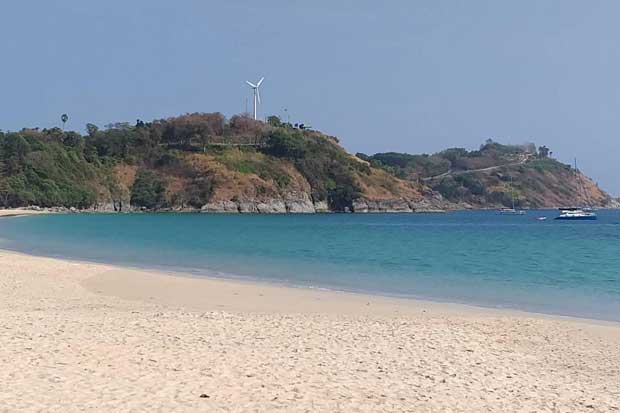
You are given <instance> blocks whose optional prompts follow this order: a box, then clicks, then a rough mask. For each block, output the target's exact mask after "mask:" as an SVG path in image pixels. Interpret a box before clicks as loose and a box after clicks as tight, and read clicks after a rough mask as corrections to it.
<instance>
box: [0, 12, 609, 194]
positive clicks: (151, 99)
mask: <svg viewBox="0 0 620 413" xmlns="http://www.w3.org/2000/svg"><path fill="white" fill-rule="evenodd" d="M558 4H559V5H561V6H558ZM3 9H4V10H3V12H4V13H3V17H4V21H3V24H2V25H0V35H1V36H2V38H3V39H5V41H4V42H3V43H2V46H0V52H1V53H2V57H3V63H4V64H3V69H2V73H3V76H1V77H0V89H1V90H2V96H3V99H4V100H5V106H4V110H3V111H1V112H0V129H3V130H19V129H21V128H22V127H53V126H60V115H61V114H62V113H67V114H68V115H69V118H70V119H69V122H68V123H67V129H74V130H79V131H83V130H84V126H85V124H86V123H95V124H97V125H99V126H103V125H105V124H108V123H113V122H122V121H127V122H132V123H133V122H135V120H136V119H137V118H139V119H142V120H152V119H159V118H165V117H169V116H174V115H178V114H181V113H186V112H214V111H219V112H222V113H224V114H226V115H227V116H230V115H232V114H235V113H240V112H243V111H244V110H245V105H246V99H247V102H248V103H247V104H248V109H251V90H250V88H249V87H248V86H247V85H246V84H245V81H246V80H250V81H256V80H258V79H259V78H260V77H261V76H265V82H264V84H263V86H262V88H261V97H262V98H263V103H262V105H261V106H260V109H259V115H260V117H261V118H263V117H264V116H265V115H271V114H275V115H279V116H282V117H284V118H286V114H287V113H288V114H290V117H291V121H292V122H303V123H306V124H309V125H311V126H312V127H314V128H315V129H319V130H322V131H324V132H326V133H329V134H332V135H335V136H338V137H339V138H340V140H341V142H342V144H343V145H344V146H345V147H346V148H347V149H348V150H349V151H350V152H353V153H355V152H365V153H375V152H387V151H395V152H408V153H433V152H437V151H440V150H442V149H445V148H447V147H465V148H468V149H472V148H477V147H478V146H479V145H480V144H481V143H482V142H484V140H486V139H487V138H493V139H494V140H497V141H499V142H502V143H514V144H519V143H524V142H529V141H531V142H535V143H536V144H537V145H543V144H545V145H547V146H549V147H550V148H551V150H552V151H553V152H554V156H555V157H557V158H558V159H559V160H561V161H563V162H566V163H571V162H572V159H573V158H574V157H577V158H578V159H579V166H580V169H581V170H583V171H584V172H585V173H586V174H588V175H589V176H591V177H592V178H594V179H595V181H597V182H598V183H599V184H600V185H601V187H602V188H603V189H605V190H607V191H609V192H610V193H611V194H613V195H620V182H619V181H618V180H617V179H615V177H616V174H617V167H616V164H617V160H616V156H617V154H618V153H620V141H619V140H618V139H617V138H616V135H618V134H619V133H620V122H619V121H618V119H617V115H616V113H615V109H616V108H617V107H618V104H619V103H620V85H619V84H618V82H614V80H616V77H617V73H619V72H620V70H619V69H620V46H618V45H617V41H616V39H617V37H618V35H619V34H620V28H618V27H617V24H616V22H615V20H616V19H615V16H618V15H619V14H618V12H620V3H616V2H612V1H593V2H588V3H583V2H578V1H564V2H561V3H558V2H536V1H523V2H518V3H504V2H501V3H500V2H493V1H434V2H415V3H413V4H412V3H411V2H406V1H394V2H390V3H388V4H386V5H383V6H382V5H378V4H377V3H375V2H369V1H356V2H354V1H342V2H338V3H337V4H332V3H331V2H326V1H318V2H312V3H311V4H307V3H302V2H290V3H286V4H279V3H278V2H274V1H265V2H261V3H254V2H249V1H238V2H235V3H234V4H229V3H225V2H218V3H205V2H200V1H197V0H196V1H189V0H187V1H180V2H177V3H175V4H173V5H172V4H170V3H168V2H164V1H161V0H151V1H144V0H141V1H135V2H132V3H131V4H125V3H124V2H120V1H118V0H112V1H108V2H105V3H97V4H90V3H85V2H80V1H78V0H64V1H59V2H55V3H54V4H49V3H47V2H38V1H24V2H20V3H19V4H10V5H5V6H4V7H3ZM285 108H286V109H287V111H285V110H284V109H285Z"/></svg>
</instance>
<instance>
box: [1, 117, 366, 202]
mask: <svg viewBox="0 0 620 413" xmlns="http://www.w3.org/2000/svg"><path fill="white" fill-rule="evenodd" d="M86 132H87V133H86V134H85V135H84V136H82V135H80V134H78V133H76V132H63V131H62V130H60V129H59V128H53V129H43V130H39V129H24V130H21V131H19V132H6V133H0V206H2V207H17V206H25V205H39V206H66V207H76V208H87V207H90V206H92V205H94V204H95V203H97V202H99V201H104V202H105V200H106V199H107V200H109V199H112V200H114V199H115V198H120V197H122V196H124V195H123V190H122V188H121V187H122V182H120V181H119V178H118V176H117V174H116V173H115V167H117V166H119V165H125V166H131V167H134V168H137V170H138V172H137V175H136V176H135V182H133V183H131V185H130V186H129V187H128V188H127V191H129V194H128V197H129V199H130V200H131V204H132V205H134V206H138V207H144V208H147V209H157V208H164V207H172V206H192V207H196V208H199V207H200V206H201V205H204V204H205V203H206V202H208V201H209V199H210V198H211V196H212V195H213V193H214V191H216V190H217V186H218V184H219V183H220V182H218V179H219V180H220V181H221V179H220V178H218V176H215V174H214V173H212V172H211V171H210V169H209V167H201V166H200V165H198V166H197V165H196V163H198V164H200V162H201V161H200V159H199V160H198V161H197V160H196V159H193V158H191V156H192V154H193V156H198V157H201V156H204V157H205V158H204V162H203V163H208V161H207V159H210V160H213V159H215V161H217V162H219V163H220V164H222V165H224V166H225V167H226V168H227V169H228V170H230V171H235V172H238V173H241V174H256V175H258V176H259V177H260V178H261V179H263V180H264V181H266V182H273V183H274V185H275V187H276V188H277V189H278V190H281V191H284V190H286V188H287V186H288V185H289V184H290V182H291V176H290V174H289V173H287V172H286V170H285V169H283V161H286V162H290V163H292V165H294V167H295V168H296V169H297V170H298V171H299V173H300V174H301V175H302V176H303V177H304V178H305V179H307V181H308V182H309V183H310V186H311V195H312V198H313V199H314V200H315V201H321V200H327V201H328V202H329V205H330V206H331V207H332V208H333V209H334V210H344V209H345V208H346V207H350V206H351V203H352V201H353V200H354V199H355V198H357V197H358V196H360V188H359V186H358V185H357V184H356V179H355V174H356V173H369V172H370V168H369V167H368V166H367V165H366V164H364V163H361V162H359V161H357V160H355V159H354V158H353V157H351V156H349V155H348V154H347V153H346V152H345V151H344V150H342V148H341V147H339V146H338V145H337V140H336V139H335V138H331V137H328V136H325V135H323V134H320V133H318V132H313V131H310V130H307V129H306V128H305V127H304V128H300V127H294V126H293V125H290V124H285V123H282V122H280V121H279V119H277V118H275V117H272V118H270V120H269V122H268V123H264V122H258V121H255V120H253V119H250V118H248V117H245V116H239V115H236V116H233V117H232V118H230V119H226V118H225V117H224V116H223V115H221V114H220V113H206V114H205V113H194V114H188V115H184V116H179V117H175V118H170V119H162V120H156V121H153V122H143V121H141V120H138V121H136V123H135V125H130V124H127V123H117V124H111V125H108V126H106V128H104V129H99V128H98V127H97V126H95V125H92V124H88V125H87V126H86ZM206 157H210V158H206ZM201 159H202V158H201ZM203 166H204V165H203ZM172 181H175V182H176V183H177V185H176V186H175V187H174V188H171V187H170V186H169V185H170V182H172ZM261 191H262V189H261V188H259V189H258V192H259V195H260V193H261Z"/></svg>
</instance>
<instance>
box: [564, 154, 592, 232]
mask: <svg viewBox="0 0 620 413" xmlns="http://www.w3.org/2000/svg"><path fill="white" fill-rule="evenodd" d="M575 181H576V182H577V185H578V187H579V189H580V190H581V191H582V192H583V195H584V197H585V198H587V197H588V195H587V193H586V191H585V188H584V187H583V183H582V182H581V178H580V175H579V171H578V170H577V158H575ZM555 219H557V220H564V221H594V220H596V219H597V216H596V212H594V208H592V207H591V206H586V207H564V208H560V215H559V216H557V217H555Z"/></svg>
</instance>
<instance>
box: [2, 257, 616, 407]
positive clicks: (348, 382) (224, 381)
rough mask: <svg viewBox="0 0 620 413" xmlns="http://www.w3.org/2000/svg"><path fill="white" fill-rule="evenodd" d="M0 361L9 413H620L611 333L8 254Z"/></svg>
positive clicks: (490, 313) (573, 324) (573, 323)
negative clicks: (243, 412) (245, 412)
mask: <svg viewBox="0 0 620 413" xmlns="http://www.w3.org/2000/svg"><path fill="white" fill-rule="evenodd" d="M0 361H1V363H2V364H1V368H0V411H8V412H18V411H19V412H22V411H53V412H56V411H57V412H61V411H62V412H68V411H205V412H217V411H273V410H281V411H326V412H333V411H344V412H356V411H398V412H404V411H416V412H420V411H475V412H479V411H562V412H563V411H600V412H609V411H618V409H619V408H620V327H619V326H618V324H613V323H596V322H589V321H585V320H574V319H561V318H553V317H544V316H537V315H532V314H527V313H517V312H507V311H496V310H484V309H476V308H469V307H465V306H457V305H441V304H433V303H427V302H418V301H409V300H392V299H386V298H377V297H367V296H362V295H353V294H339V293H329V292H320V291H311V290H303V289H289V288H281V287H274V286H265V285H256V284H249V283H247V284H246V283H241V282H230V281H221V280H203V279H194V278H186V277H172V276H168V275H163V274H156V273H148V272H144V271H137V270H128V269H122V268H118V267H113V266H108V265H99V264H88V263H76V262H69V261H63V260H56V259H48V258H39V257H31V256H27V255H21V254H16V253H11V252H5V251H0ZM201 394H204V395H206V396H208V397H203V398H201V397H200V395H201Z"/></svg>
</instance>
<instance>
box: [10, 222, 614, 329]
mask: <svg viewBox="0 0 620 413" xmlns="http://www.w3.org/2000/svg"><path fill="white" fill-rule="evenodd" d="M555 215H557V212H556V211H529V212H528V214H527V215H524V216H505V215H499V214H497V213H495V212H490V211H488V212H456V213H448V214H412V215H354V214H327V215H204V214H203V215H201V214H133V215H123V214H116V215H86V214H75V215H44V216H30V217H20V218H6V219H0V248H5V249H12V250H17V251H22V252H28V253H33V254H37V255H45V256H54V257H64V258H73V259H80V260H90V261H97V262H106V263H115V264H124V265H130V266H136V267H149V268H158V269H164V270H170V271H183V272H189V273H192V274H194V275H211V276H213V275H215V276H220V277H231V278H233V277H234V278H238V277H242V278H248V279H252V280H262V281H268V282H277V283H280V284H287V285H295V286H307V287H315V288H328V289H335V290H346V291H356V292H365V293H372V294H381V295H388V296H400V297H412V298H423V299H430V300H436V301H447V302H458V303H468V304H475V305H481V306H490V307H506V308H515V309H522V310H528V311H535V312H543V313H551V314H562V315H571V316H581V317H588V318H597V319H605V320H615V321H620V211H599V220H598V221H594V222H566V221H554V220H553V219H552V218H553V216H555ZM538 216H548V217H549V219H548V220H547V221H538V220H536V219H535V218H536V217H538Z"/></svg>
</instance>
